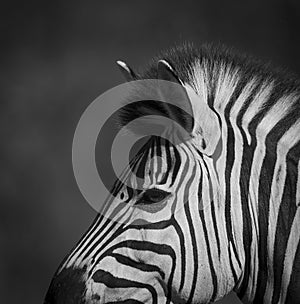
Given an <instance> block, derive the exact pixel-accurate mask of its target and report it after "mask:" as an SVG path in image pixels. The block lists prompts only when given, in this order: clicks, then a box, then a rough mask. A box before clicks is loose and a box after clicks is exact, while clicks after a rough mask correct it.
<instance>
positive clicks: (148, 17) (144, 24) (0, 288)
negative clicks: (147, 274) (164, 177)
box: [0, 0, 300, 304]
mask: <svg viewBox="0 0 300 304" xmlns="http://www.w3.org/2000/svg"><path fill="white" fill-rule="evenodd" d="M298 2H299V1H298V0H290V1H288V0H284V1H283V0H282V1H278V0H277V1H275V0H272V1H271V0H270V1H262V0H260V1H259V0H252V1H240V0H239V1H213V0H209V1H195V2H187V1H178V2H174V1H141V0H140V1H113V0H111V1H100V0H98V1H58V0H56V1H55V0H53V1H25V2H24V1H22V2H21V1H10V2H7V3H5V2H1V16H0V17H1V18H0V20H1V21H0V22H1V50H0V52H1V56H0V60H1V69H0V75H1V82H0V84H1V91H0V92H1V99H0V102H1V110H0V132H1V139H2V141H1V152H0V156H1V171H0V174H1V183H0V187H1V213H0V261H1V262H0V295H1V296H0V302H1V303H30V304H31V303H33V304H35V303H42V299H43V296H44V294H45V292H46V289H47V287H48V284H49V281H50V279H51V276H52V274H53V272H54V271H55V269H56V267H57V266H58V264H59V263H60V261H61V260H62V258H63V257H64V256H65V254H66V253H67V252H68V250H70V248H71V247H72V246H73V245H74V244H75V242H76V241H77V240H78V239H79V237H80V236H81V235H82V234H83V232H84V231H85V230H86V229H87V227H88V226H89V223H90V222H91V220H92V219H93V218H94V216H95V212H94V211H93V210H92V209H91V208H90V206H89V205H88V204H87V203H86V202H85V200H84V199H83V197H82V196H81V194H80V192H79V190H78V188H77V186H76V183H75V180H74V177H73V172H72V163H71V144H72V137H73V133H74V130H75V127H76V124H77V122H78V120H79V118H80V115H81V114H82V112H83V111H84V109H85V108H86V107H87V106H88V104H89V103H90V102H92V101H93V99H94V98H96V97H97V96H98V95H99V94H101V93H103V92H104V91H105V90H107V89H109V88H111V87H113V86H115V85H117V84H119V83H121V82H123V78H122V77H121V75H120V73H119V71H118V69H117V67H116V65H115V63H114V61H115V60H116V59H124V60H126V61H128V63H130V64H131V65H132V66H133V67H138V66H141V65H143V64H145V63H147V61H148V60H149V59H150V58H151V57H152V56H153V55H154V54H155V53H157V52H158V51H159V50H160V49H162V48H166V47H168V46H170V45H173V44H174V42H180V41H184V40H190V41H193V42H195V43H196V44H200V43H203V42H211V41H212V42H224V43H226V44H227V45H229V46H234V47H236V48H238V49H240V50H242V51H244V52H247V53H250V54H252V55H255V56H257V57H259V58H261V59H263V60H265V61H272V62H274V63H275V64H276V65H281V66H283V67H287V68H288V69H290V70H291V71H293V72H295V73H298V74H299V73H300V60H299V54H300V52H299V51H300V38H299V28H298V25H299V20H300V10H299V4H298ZM221 303H236V302H235V301H234V300H229V299H227V300H224V301H223V302H221Z"/></svg>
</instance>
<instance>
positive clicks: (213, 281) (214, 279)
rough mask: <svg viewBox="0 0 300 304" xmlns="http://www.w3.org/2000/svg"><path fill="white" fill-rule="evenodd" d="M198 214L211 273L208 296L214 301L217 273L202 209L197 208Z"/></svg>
mask: <svg viewBox="0 0 300 304" xmlns="http://www.w3.org/2000/svg"><path fill="white" fill-rule="evenodd" d="M199 215H200V219H201V223H202V228H203V232H204V238H205V243H206V248H207V254H208V262H209V267H210V273H211V277H212V283H213V294H212V296H211V298H210V302H214V301H215V299H216V295H217V291H218V280H217V275H216V271H215V268H214V265H213V260H212V256H211V251H210V246H209V244H210V242H209V238H208V233H207V229H206V223H205V215H204V212H203V210H199Z"/></svg>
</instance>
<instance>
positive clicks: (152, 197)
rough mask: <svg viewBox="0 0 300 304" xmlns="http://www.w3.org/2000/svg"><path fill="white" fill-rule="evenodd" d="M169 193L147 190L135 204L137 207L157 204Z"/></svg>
mask: <svg viewBox="0 0 300 304" xmlns="http://www.w3.org/2000/svg"><path fill="white" fill-rule="evenodd" d="M169 195H170V193H169V192H166V191H163V190H160V189H155V188H153V189H148V190H146V191H145V192H144V193H143V195H142V197H141V198H140V199H139V200H138V201H137V202H136V204H137V205H149V204H154V203H159V202H161V201H162V200H164V199H165V198H166V197H167V196H169Z"/></svg>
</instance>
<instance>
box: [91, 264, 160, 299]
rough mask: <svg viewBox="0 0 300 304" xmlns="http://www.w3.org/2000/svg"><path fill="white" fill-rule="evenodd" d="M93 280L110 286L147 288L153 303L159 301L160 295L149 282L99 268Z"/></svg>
mask: <svg viewBox="0 0 300 304" xmlns="http://www.w3.org/2000/svg"><path fill="white" fill-rule="evenodd" d="M93 280H94V281H95V282H97V283H102V284H104V285H105V286H107V287H109V288H145V289H147V290H148V291H149V292H150V293H151V296H152V300H153V304H156V303H157V300H158V297H157V292H156V290H155V289H154V288H153V287H152V286H151V285H149V284H143V283H139V282H136V281H131V280H127V279H123V278H117V277H115V276H113V275H112V274H110V273H109V272H107V271H104V270H101V269H99V270H97V271H96V272H95V273H94V274H93Z"/></svg>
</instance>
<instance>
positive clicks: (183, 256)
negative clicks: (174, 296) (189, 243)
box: [171, 214, 186, 291]
mask: <svg viewBox="0 0 300 304" xmlns="http://www.w3.org/2000/svg"><path fill="white" fill-rule="evenodd" d="M171 220H172V225H173V227H174V228H175V230H176V232H177V235H178V237H179V243H180V250H181V278H180V285H179V291H181V290H182V288H183V286H184V281H185V273H184V271H185V269H186V268H185V267H186V252H185V245H184V234H183V232H182V229H181V227H180V225H179V224H178V223H177V221H176V220H175V217H174V215H173V214H172V218H171Z"/></svg>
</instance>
